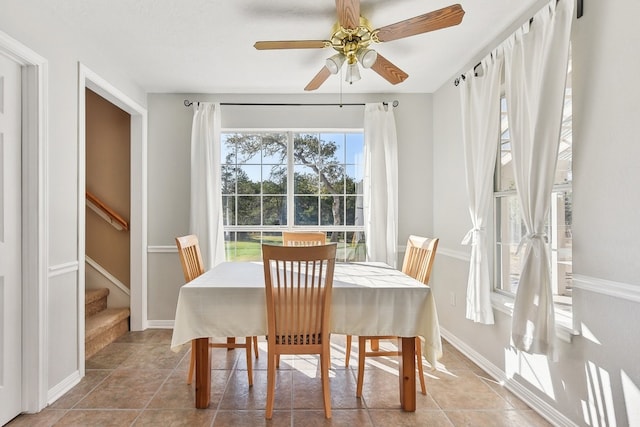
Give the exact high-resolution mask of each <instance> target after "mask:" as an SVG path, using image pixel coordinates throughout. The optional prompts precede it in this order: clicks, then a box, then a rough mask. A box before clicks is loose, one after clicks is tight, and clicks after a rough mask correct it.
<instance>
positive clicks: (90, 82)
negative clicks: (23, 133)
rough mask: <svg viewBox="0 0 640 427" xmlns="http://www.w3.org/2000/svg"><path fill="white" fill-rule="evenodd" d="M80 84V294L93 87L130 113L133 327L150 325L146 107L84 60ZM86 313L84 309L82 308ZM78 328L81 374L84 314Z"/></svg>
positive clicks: (130, 260)
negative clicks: (88, 121) (89, 96)
mask: <svg viewBox="0 0 640 427" xmlns="http://www.w3.org/2000/svg"><path fill="white" fill-rule="evenodd" d="M78 83H79V87H78V94H79V100H78V135H79V143H78V146H79V153H78V154H79V155H78V163H79V165H78V175H79V186H78V191H79V194H78V219H79V220H78V235H79V236H81V238H79V239H78V254H79V257H80V259H79V270H80V271H79V277H80V280H81V281H82V283H81V284H80V286H79V295H78V298H79V300H81V301H84V292H85V281H84V278H85V276H86V271H85V270H86V269H85V264H86V257H85V254H86V241H85V235H86V224H87V220H86V215H87V213H86V202H85V200H86V193H85V189H86V187H87V186H86V174H87V170H86V168H87V165H86V147H87V144H86V112H87V107H86V105H87V103H86V90H87V89H90V90H91V91H92V92H93V93H95V94H97V95H99V96H100V97H101V98H103V99H104V100H106V101H108V102H109V103H111V104H113V105H114V106H115V107H117V108H119V109H121V110H122V111H124V112H126V113H127V114H129V115H130V130H129V132H130V153H129V154H130V160H129V164H130V196H129V201H130V215H129V224H128V225H129V252H130V254H129V268H130V271H129V278H128V280H129V284H130V295H129V300H130V309H131V317H130V328H131V330H133V331H141V330H144V329H146V328H147V317H146V313H147V304H146V302H147V238H146V236H147V234H146V229H147V218H146V213H147V204H146V200H147V190H146V187H147V186H146V175H147V148H146V147H147V110H146V109H145V108H144V107H142V106H141V105H139V104H138V103H136V102H135V101H133V100H132V99H130V98H129V97H128V96H126V95H124V94H123V93H122V92H121V91H120V90H118V89H117V88H115V87H114V86H112V85H111V84H110V83H108V82H107V81H106V80H104V79H103V78H101V77H100V76H98V75H97V74H96V73H94V72H93V71H91V70H90V69H89V68H87V67H86V66H84V65H83V64H79V82H78ZM81 311H82V312H83V314H84V310H81ZM81 322H82V327H80V328H79V330H78V342H80V343H82V345H81V346H79V349H78V351H79V354H78V360H80V361H81V363H80V365H81V366H80V371H81V375H84V360H85V358H84V342H85V338H84V334H85V330H84V318H82V319H81Z"/></svg>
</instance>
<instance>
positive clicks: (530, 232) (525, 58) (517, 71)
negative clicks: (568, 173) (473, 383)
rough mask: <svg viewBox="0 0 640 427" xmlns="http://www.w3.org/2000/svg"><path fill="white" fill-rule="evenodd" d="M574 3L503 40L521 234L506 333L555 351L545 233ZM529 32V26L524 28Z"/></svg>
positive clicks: (545, 12)
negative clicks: (522, 226) (518, 269)
mask: <svg viewBox="0 0 640 427" xmlns="http://www.w3.org/2000/svg"><path fill="white" fill-rule="evenodd" d="M573 3H574V2H573V0H559V1H558V2H557V3H556V0H552V1H551V2H550V3H549V4H548V5H547V6H545V7H544V8H543V9H542V10H541V11H540V12H538V13H537V14H536V15H535V16H534V17H533V21H532V22H531V23H530V24H527V26H526V27H524V28H521V29H519V30H518V31H516V33H515V34H514V35H513V36H512V37H511V38H510V39H509V40H508V41H507V43H506V45H505V81H506V87H505V96H506V99H507V110H508V118H509V130H510V132H511V141H512V155H513V167H514V175H515V182H516V189H517V192H518V197H519V200H520V208H521V214H522V220H523V222H524V224H525V226H526V232H527V234H526V236H525V237H524V238H523V239H522V241H521V242H520V245H521V246H523V247H525V252H524V256H523V258H522V264H521V272H520V281H519V283H518V289H517V291H516V299H515V304H514V309H513V319H512V327H511V329H512V330H511V338H512V340H513V344H514V346H515V347H516V348H517V349H519V350H522V351H525V352H529V353H541V354H548V355H553V345H554V340H555V319H554V306H553V294H552V290H551V269H550V263H549V251H548V245H547V242H546V239H547V237H546V235H545V219H546V218H547V214H548V212H549V205H550V198H551V190H552V188H553V183H554V177H555V169H556V159H557V157H558V146H559V140H560V127H561V121H562V108H563V104H564V88H565V83H566V76H567V64H568V56H569V39H570V33H571V22H572V15H573ZM527 30H528V31H527Z"/></svg>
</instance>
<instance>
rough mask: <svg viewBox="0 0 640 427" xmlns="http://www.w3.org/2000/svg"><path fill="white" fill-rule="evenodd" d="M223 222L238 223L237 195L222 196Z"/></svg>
mask: <svg viewBox="0 0 640 427" xmlns="http://www.w3.org/2000/svg"><path fill="white" fill-rule="evenodd" d="M222 223H223V224H224V225H236V196H222Z"/></svg>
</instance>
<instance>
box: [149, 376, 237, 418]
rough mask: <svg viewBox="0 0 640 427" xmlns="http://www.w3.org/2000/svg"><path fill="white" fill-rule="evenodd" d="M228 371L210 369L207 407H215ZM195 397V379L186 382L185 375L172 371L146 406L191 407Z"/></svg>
mask: <svg viewBox="0 0 640 427" xmlns="http://www.w3.org/2000/svg"><path fill="white" fill-rule="evenodd" d="M228 380H229V371H223V370H215V371H211V395H210V399H211V403H210V404H209V408H213V409H215V408H217V407H218V404H219V403H220V400H221V399H222V396H223V394H224V391H225V388H226V386H227V382H228ZM195 398H196V388H195V381H194V383H192V384H187V381H186V376H185V375H184V373H183V372H181V371H174V372H173V373H172V374H171V376H169V378H167V380H166V381H165V382H164V383H163V384H162V386H160V389H159V390H158V392H157V393H156V394H155V395H154V396H153V398H152V399H151V402H149V405H148V406H147V408H149V409H193V408H194V402H195Z"/></svg>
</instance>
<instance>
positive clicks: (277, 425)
mask: <svg viewBox="0 0 640 427" xmlns="http://www.w3.org/2000/svg"><path fill="white" fill-rule="evenodd" d="M260 426H268V427H291V411H290V410H282V411H279V410H274V411H273V417H272V419H271V420H267V419H266V418H265V412H264V411H263V410H262V411H247V410H235V411H227V410H220V411H218V413H217V414H216V417H215V420H214V421H213V427H260Z"/></svg>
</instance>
